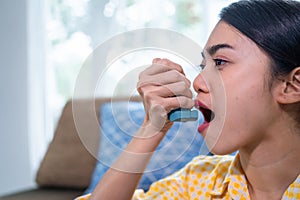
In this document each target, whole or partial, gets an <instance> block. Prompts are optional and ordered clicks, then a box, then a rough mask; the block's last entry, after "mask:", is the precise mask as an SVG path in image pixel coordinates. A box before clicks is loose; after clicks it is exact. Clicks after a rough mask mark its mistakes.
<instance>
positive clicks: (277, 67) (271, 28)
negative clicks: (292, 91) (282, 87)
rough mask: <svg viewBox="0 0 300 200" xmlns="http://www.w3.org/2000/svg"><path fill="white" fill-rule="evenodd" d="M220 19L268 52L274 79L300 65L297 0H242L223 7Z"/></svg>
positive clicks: (299, 31)
mask: <svg viewBox="0 0 300 200" xmlns="http://www.w3.org/2000/svg"><path fill="white" fill-rule="evenodd" d="M220 19H221V20H222V21H225V22H226V23H228V24H230V25H231V26H233V27H235V28H236V29H237V30H239V31H240V32H241V33H243V34H244V35H246V36H247V37H248V38H250V39H251V40H252V41H254V42H255V43H256V44H257V45H258V46H260V47H261V48H262V49H263V50H264V51H265V52H266V53H267V54H268V55H269V57H270V59H271V61H272V68H271V75H272V77H273V78H276V77H277V78H278V77H282V76H285V75H288V74H289V73H290V72H291V71H292V70H293V69H294V68H296V67H298V66H300V2H297V1H292V0H242V1H238V2H236V3H233V4H231V5H229V6H228V7H226V8H224V9H223V10H222V11H221V13H220Z"/></svg>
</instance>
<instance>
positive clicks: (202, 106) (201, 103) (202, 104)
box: [194, 100, 209, 109]
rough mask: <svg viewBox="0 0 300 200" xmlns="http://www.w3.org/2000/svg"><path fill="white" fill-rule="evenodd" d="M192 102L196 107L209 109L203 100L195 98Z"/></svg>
mask: <svg viewBox="0 0 300 200" xmlns="http://www.w3.org/2000/svg"><path fill="white" fill-rule="evenodd" d="M194 104H195V107H196V108H197V109H200V108H205V109H209V108H208V106H206V105H205V104H204V103H203V102H201V101H199V100H195V103H194Z"/></svg>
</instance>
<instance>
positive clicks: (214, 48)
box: [201, 43, 234, 58]
mask: <svg viewBox="0 0 300 200" xmlns="http://www.w3.org/2000/svg"><path fill="white" fill-rule="evenodd" d="M224 48H228V49H234V48H233V47H232V46H231V45H229V44H226V43H224V44H217V45H213V46H211V47H209V48H208V49H207V52H208V53H209V55H211V56H212V55H214V54H215V53H216V52H217V51H218V50H220V49H224ZM201 55H202V58H205V55H204V52H201Z"/></svg>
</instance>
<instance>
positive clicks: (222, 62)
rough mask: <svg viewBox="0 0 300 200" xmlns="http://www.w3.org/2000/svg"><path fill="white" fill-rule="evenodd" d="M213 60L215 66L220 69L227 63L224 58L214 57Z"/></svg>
mask: <svg viewBox="0 0 300 200" xmlns="http://www.w3.org/2000/svg"><path fill="white" fill-rule="evenodd" d="M214 62H215V66H216V68H218V69H222V68H223V67H224V65H225V64H226V63H227V61H226V60H222V59H214Z"/></svg>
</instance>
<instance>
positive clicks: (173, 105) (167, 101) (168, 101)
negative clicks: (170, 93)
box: [159, 96, 194, 113]
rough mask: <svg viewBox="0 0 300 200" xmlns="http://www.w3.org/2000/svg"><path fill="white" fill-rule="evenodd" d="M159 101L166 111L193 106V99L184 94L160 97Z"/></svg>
mask: <svg viewBox="0 0 300 200" xmlns="http://www.w3.org/2000/svg"><path fill="white" fill-rule="evenodd" d="M160 101H161V102H160V103H159V104H160V105H161V106H162V107H164V108H165V110H166V111H167V113H169V112H171V111H172V110H174V109H177V108H187V109H191V108H193V107H194V100H192V99H191V98H188V97H185V96H176V97H169V98H161V100H160Z"/></svg>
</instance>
